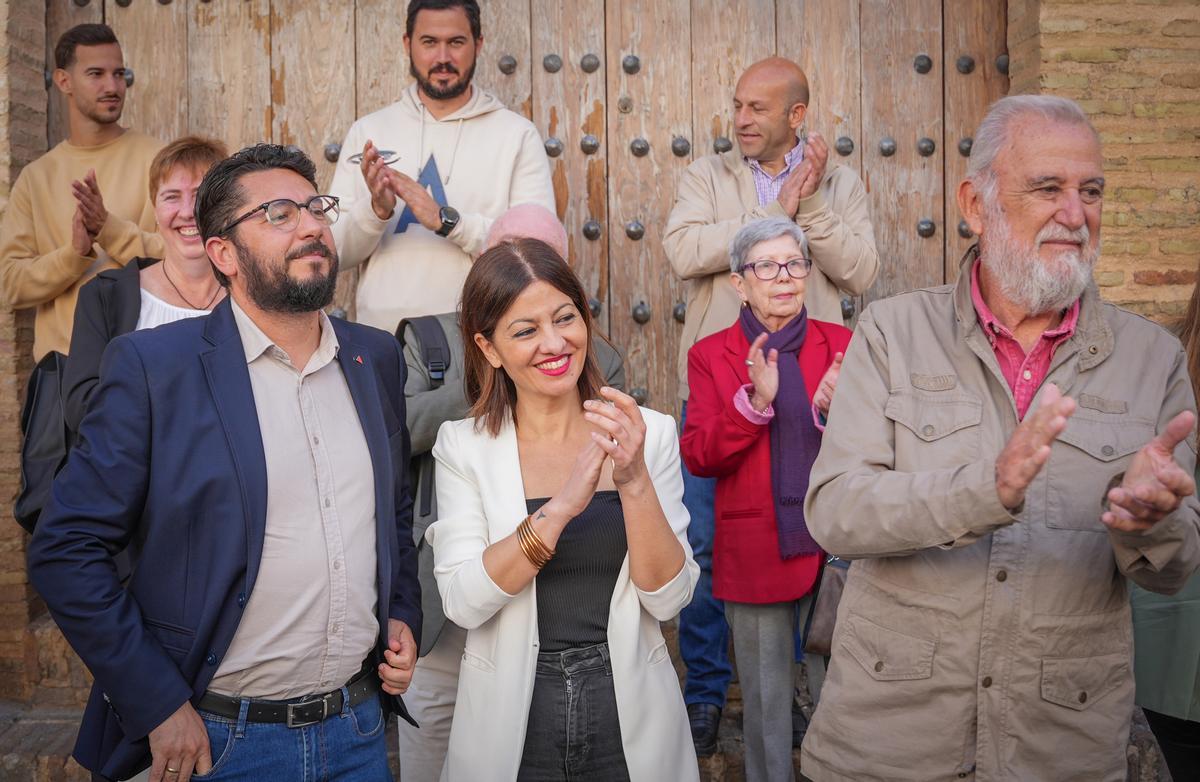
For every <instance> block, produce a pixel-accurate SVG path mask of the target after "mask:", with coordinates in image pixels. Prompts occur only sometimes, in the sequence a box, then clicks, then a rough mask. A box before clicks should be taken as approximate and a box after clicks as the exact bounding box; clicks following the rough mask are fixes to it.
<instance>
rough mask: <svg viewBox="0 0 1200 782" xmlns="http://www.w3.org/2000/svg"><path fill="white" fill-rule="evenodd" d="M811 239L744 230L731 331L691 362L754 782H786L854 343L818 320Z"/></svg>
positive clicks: (699, 347)
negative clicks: (812, 522) (838, 407)
mask: <svg viewBox="0 0 1200 782" xmlns="http://www.w3.org/2000/svg"><path fill="white" fill-rule="evenodd" d="M807 250H808V241H807V239H806V238H805V236H804V232H803V230H802V229H801V228H800V227H799V226H797V225H796V224H795V223H793V222H792V221H790V220H787V219H785V218H770V219H766V220H757V221H754V222H751V223H748V224H747V225H746V226H745V227H744V228H742V229H741V230H740V231H739V232H738V234H737V236H735V237H734V240H733V243H732V245H731V246H730V271H731V277H732V284H733V287H734V288H735V289H736V290H737V293H738V295H739V296H740V297H741V299H742V305H743V306H742V311H741V315H740V316H739V318H738V320H737V322H735V323H734V324H733V325H731V326H730V327H729V328H727V329H725V330H724V331H718V332H717V333H716V334H713V335H711V336H709V337H706V338H705V339H702V340H700V341H699V342H697V343H696V344H695V345H694V346H693V347H692V349H691V351H689V353H688V385H689V397H688V414H687V421H686V424H685V426H684V430H683V437H682V438H681V440H680V449H681V452H682V455H683V459H684V461H685V462H686V463H687V467H688V469H689V470H690V471H691V472H692V474H694V475H698V476H704V477H714V478H717V479H718V480H717V493H716V503H715V511H716V537H715V539H714V542H713V595H714V596H715V597H717V598H718V599H720V600H724V601H725V615H726V617H727V618H728V620H729V625H730V627H731V629H732V631H733V645H734V651H735V653H736V657H737V667H738V675H739V680H740V682H741V687H742V700H743V704H744V710H745V711H744V717H743V736H744V740H745V762H746V779H747V780H749V781H750V782H757V780H781V779H792V732H791V730H792V729H791V726H792V718H791V706H792V688H793V684H792V682H793V676H794V673H795V670H794V667H795V663H794V659H795V656H794V637H795V628H796V622H797V621H803V619H804V617H806V616H807V614H808V605H809V603H810V602H811V596H812V591H813V585H814V584H815V582H816V578H817V573H818V571H819V569H820V564H821V556H822V554H821V550H820V548H819V547H818V546H817V544H816V543H815V542H814V541H813V539H812V537H811V536H810V535H809V534H808V528H807V526H806V525H805V521H804V494H805V492H806V490H807V489H808V475H809V471H810V470H811V468H812V465H813V462H814V461H815V460H816V458H817V451H818V450H819V449H820V446H821V430H822V429H823V428H824V427H823V425H822V420H823V417H824V414H825V413H826V412H827V411H828V409H829V402H830V399H831V398H832V396H833V386H834V384H835V383H836V380H837V372H838V369H839V367H840V365H841V357H842V353H843V352H844V351H845V349H846V345H847V344H848V343H849V341H850V331H849V330H847V329H846V328H844V327H842V326H840V325H835V324H832V323H824V322H821V321H817V320H810V319H809V318H808V313H807V312H806V310H805V308H804V280H805V277H807V276H808V272H809V270H810V269H811V268H812V261H811V260H810V258H809V255H808V251H807Z"/></svg>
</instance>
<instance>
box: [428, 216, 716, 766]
mask: <svg viewBox="0 0 1200 782" xmlns="http://www.w3.org/2000/svg"><path fill="white" fill-rule="evenodd" d="M461 318H462V333H463V339H464V342H465V343H466V345H465V347H466V352H465V358H464V375H465V379H466V385H467V398H468V399H469V400H470V402H471V404H472V410H471V412H472V413H473V416H474V417H472V418H468V419H467V420H464V421H451V422H447V423H446V424H444V425H443V426H442V427H441V430H440V431H439V433H438V438H437V443H436V444H435V445H434V448H433V455H434V458H435V459H436V462H437V474H436V478H437V481H436V482H437V493H438V494H437V499H438V508H439V511H440V517H439V519H438V521H437V522H435V523H434V524H433V525H432V526H431V527H430V529H429V531H428V533H427V536H428V539H429V540H430V542H431V543H432V545H433V550H434V562H435V565H434V575H435V576H436V578H437V582H438V588H439V590H440V591H441V594H442V602H443V605H444V607H445V611H446V616H447V617H448V618H449V619H450V620H451V621H453V622H455V623H457V624H459V625H461V626H462V627H464V628H466V629H467V643H466V651H465V653H464V655H463V666H462V672H461V675H460V679H459V687H458V702H457V705H456V707H455V712H454V722H453V726H452V727H451V730H450V746H449V753H448V755H447V759H446V765H445V768H444V769H443V771H442V779H443V780H448V781H449V782H458V781H459V780H463V781H468V780H469V781H470V782H476V781H477V780H514V779H520V780H562V779H567V778H568V777H569V778H570V779H596V780H605V782H607V781H608V780H620V779H630V780H635V781H636V780H645V781H646V782H664V780H666V781H673V780H695V779H698V771H697V766H696V755H695V750H694V749H693V746H692V741H691V734H690V732H689V729H688V723H687V712H686V710H685V707H684V704H683V697H682V695H681V693H680V689H679V680H678V678H677V677H676V674H675V669H674V667H673V666H672V664H671V660H670V658H669V657H668V655H667V648H666V643H665V642H664V641H663V636H662V633H661V631H660V629H659V623H660V622H662V621H666V620H668V619H670V618H672V617H674V616H675V615H677V614H678V613H679V611H680V610H681V609H682V608H683V607H684V606H685V605H687V603H688V601H690V600H691V597H692V589H693V587H694V586H695V584H696V579H697V578H698V576H699V568H698V567H697V566H696V563H695V561H694V560H693V559H692V553H691V549H690V548H689V546H688V543H687V537H686V529H687V524H688V514H687V511H686V510H685V509H684V507H683V484H682V480H681V477H680V466H679V446H678V440H677V437H676V433H675V423H674V421H673V420H672V419H671V418H670V417H668V416H665V415H662V414H660V413H656V412H654V411H653V410H646V409H642V408H639V407H638V406H637V404H636V403H635V402H634V401H633V399H632V398H630V397H628V396H626V395H625V394H622V393H620V392H619V391H616V390H614V389H610V388H600V380H599V373H598V372H597V370H596V365H595V361H594V359H593V358H592V353H591V350H590V347H591V339H592V334H591V321H590V318H589V313H588V308H587V304H586V298H585V296H584V292H583V288H582V286H581V285H580V283H579V280H578V279H577V278H576V277H575V274H574V273H573V272H572V271H571V270H570V267H568V266H567V264H566V263H565V262H564V261H563V260H562V258H560V257H559V256H558V255H557V254H556V253H555V252H554V250H553V249H551V248H550V247H549V246H548V245H545V244H543V243H542V242H539V241H536V240H531V239H522V240H517V241H514V242H506V243H504V244H501V245H498V246H497V247H495V248H493V249H491V250H489V251H488V252H486V253H484V254H483V255H482V256H480V258H479V259H478V260H477V261H476V262H475V264H474V265H473V266H472V269H471V272H470V274H469V275H468V276H467V280H466V282H465V284H464V287H463V298H462V307H461Z"/></svg>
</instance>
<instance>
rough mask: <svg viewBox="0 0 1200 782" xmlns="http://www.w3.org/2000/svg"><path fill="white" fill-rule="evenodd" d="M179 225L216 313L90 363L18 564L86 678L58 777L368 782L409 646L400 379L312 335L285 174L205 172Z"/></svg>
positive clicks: (142, 337)
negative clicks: (87, 384) (196, 247)
mask: <svg viewBox="0 0 1200 782" xmlns="http://www.w3.org/2000/svg"><path fill="white" fill-rule="evenodd" d="M196 211H197V223H198V225H199V227H200V233H201V235H202V237H203V241H204V242H205V247H206V249H207V250H208V254H209V257H210V259H211V260H212V262H213V267H214V272H215V273H216V274H217V277H218V279H219V280H221V282H222V283H223V284H225V285H226V286H227V287H228V288H229V290H230V296H229V297H228V298H227V299H226V301H224V302H222V304H221V305H220V306H218V307H217V309H216V310H215V311H214V312H213V314H212V315H211V316H209V317H206V318H196V319H188V320H183V321H180V322H177V323H173V324H169V325H167V326H164V327H162V328H158V329H152V330H147V331H135V332H133V333H131V334H128V335H125V336H122V337H119V338H117V339H116V340H114V341H113V342H112V343H111V344H110V346H109V348H108V350H107V351H106V352H105V355H104V360H103V363H102V366H101V373H100V385H99V387H98V389H97V392H96V394H95V404H94V406H93V408H92V410H91V411H90V412H89V413H88V414H87V416H86V417H85V418H84V420H83V422H82V425H81V427H80V432H79V435H80V443H79V445H78V446H77V447H76V448H75V449H74V451H73V452H72V454H71V456H70V459H69V461H68V463H67V465H66V467H65V468H64V469H63V471H62V472H61V473H60V474H59V476H58V478H57V480H56V482H55V484H54V489H53V496H52V499H51V501H50V503H49V505H48V507H47V508H46V510H45V511H44V512H43V514H42V517H41V520H40V522H39V524H38V528H37V531H36V533H35V535H34V537H33V540H32V542H31V543H30V546H29V574H30V579H31V581H32V582H33V584H34V586H35V587H36V588H37V589H38V591H39V592H40V593H41V595H42V596H43V597H44V598H45V600H46V604H47V605H48V606H49V608H50V611H51V613H52V614H53V616H54V618H55V620H56V621H57V622H58V624H59V626H60V627H61V628H62V630H63V633H64V634H65V635H66V637H67V639H68V641H70V643H71V645H72V647H73V648H74V649H75V650H76V652H78V654H79V655H80V657H81V658H82V659H83V661H84V662H85V663H86V664H87V666H88V668H89V669H90V670H91V672H92V674H93V675H94V677H95V686H94V687H93V690H92V693H91V698H90V700H89V702H88V705H87V709H86V711H85V713H84V717H83V724H82V726H81V728H80V732H79V738H78V741H77V743H76V746H75V753H74V754H75V758H76V759H77V760H78V761H79V762H80V763H81V764H82V765H83V766H84V767H86V768H88V769H90V770H92V771H93V772H94V773H96V774H98V775H100V776H102V777H104V778H112V779H123V778H127V777H128V776H130V775H132V774H134V773H136V772H138V771H141V770H143V769H145V768H146V767H147V766H150V779H151V780H154V781H155V782H157V780H165V782H186V780H187V779H188V777H189V776H190V775H191V774H192V773H196V774H205V773H210V772H211V778H213V779H217V778H220V779H300V778H302V775H303V774H302V772H303V771H304V770H307V772H308V773H310V774H311V773H314V772H315V773H318V775H322V776H323V777H327V778H336V779H350V780H360V779H362V780H365V779H386V778H390V776H389V775H388V774H387V758H386V747H385V744H384V738H383V736H384V731H383V722H384V721H385V720H386V715H387V713H388V712H389V711H394V712H397V713H398V714H399V715H400V716H401V717H402V718H405V719H408V714H407V711H406V710H405V708H404V704H403V703H402V701H401V700H400V698H399V695H400V694H401V693H402V692H403V691H404V690H405V689H407V686H408V682H409V679H410V678H411V675H412V668H413V664H414V663H415V660H416V650H417V645H418V643H419V638H417V637H416V634H419V632H420V627H421V609H420V587H419V585H418V581H417V556H416V550H415V547H414V545H413V536H412V505H411V501H410V498H409V496H408V491H407V485H406V470H407V465H408V457H409V442H408V433H407V431H406V429H405V427H404V421H405V409H404V380H405V364H404V359H403V356H402V354H401V352H400V348H399V345H398V343H397V341H396V340H395V339H394V338H393V337H392V336H391V335H389V334H386V333H384V332H382V331H378V330H376V329H373V328H368V327H365V326H359V325H355V324H350V323H346V322H343V321H340V320H334V319H330V318H328V317H327V316H326V315H325V314H324V313H323V312H322V308H323V307H324V306H326V305H327V304H328V303H329V301H330V300H331V297H332V294H333V289H334V285H335V282H336V278H337V254H336V252H335V251H334V244H333V239H332V235H331V233H330V230H329V226H330V224H331V223H332V222H333V221H334V220H336V219H337V203H336V199H333V198H331V197H329V196H321V195H318V194H317V191H316V183H315V168H314V166H313V164H312V162H311V161H310V160H309V159H308V158H307V157H305V156H304V154H303V153H302V152H300V151H299V150H297V149H295V148H294V147H281V146H277V145H266V144H261V145H258V146H256V147H249V148H247V149H244V150H242V151H241V152H239V153H237V154H235V155H233V156H232V157H231V158H228V159H227V160H225V161H222V162H221V163H219V164H217V165H216V166H215V167H214V168H213V169H212V170H211V171H210V172H209V173H208V175H207V176H206V177H205V180H204V182H203V184H202V185H201V188H200V192H199V195H198V202H197V208H196ZM127 545H129V546H131V547H132V549H133V551H134V557H135V562H136V565H135V569H134V572H133V575H132V576H131V578H130V580H129V582H128V584H127V585H126V586H122V584H121V583H120V582H119V581H118V578H117V574H116V570H115V568H114V566H113V556H114V555H115V554H116V553H117V552H119V551H121V550H122V549H124V548H125V547H126V546H127ZM298 733H303V734H304V735H298Z"/></svg>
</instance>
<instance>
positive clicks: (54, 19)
mask: <svg viewBox="0 0 1200 782" xmlns="http://www.w3.org/2000/svg"><path fill="white" fill-rule="evenodd" d="M103 21H104V2H103V0H88V2H87V3H86V4H85V5H84V6H83V7H80V6H78V5H76V4H75V3H74V2H73V0H72V1H67V2H64V1H63V0H59V2H48V3H46V70H47V71H49V72H50V73H51V74H53V73H54V46H55V44H57V43H58V38H59V36H60V35H62V34H63V33H65V32H66V31H67V30H70V29H71V28H72V27H74V26H75V25H77V24H89V23H91V24H94V23H96V22H103ZM117 40H120V38H118V39H117ZM122 53H123V54H124V55H125V63H126V64H127V65H128V64H129V52H128V50H126V49H124V48H123V49H122ZM47 95H48V98H49V102H48V103H47V104H46V140H47V141H48V142H49V143H48V145H47V146H48V147H53V146H54V145H55V144H57V143H58V142H60V141H62V140H63V139H65V138H66V137H67V132H68V128H67V103H66V100H67V99H66V98H64V97H63V94H62V93H61V92H59V91H58V87H55V86H54V84H53V83H51V84H50V86H49V88H48V89H47ZM126 100H128V94H127V96H126ZM126 106H128V103H126ZM126 111H128V108H126ZM121 124H123V125H125V126H128V124H129V123H128V122H127V121H125V120H124V119H123V120H122V121H121Z"/></svg>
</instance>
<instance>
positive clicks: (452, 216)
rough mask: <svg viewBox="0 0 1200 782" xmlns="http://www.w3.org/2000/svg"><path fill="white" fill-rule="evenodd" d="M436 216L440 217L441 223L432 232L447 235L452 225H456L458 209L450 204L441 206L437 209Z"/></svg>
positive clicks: (452, 227)
mask: <svg viewBox="0 0 1200 782" xmlns="http://www.w3.org/2000/svg"><path fill="white" fill-rule="evenodd" d="M438 217H440V218H442V224H441V225H440V226H439V227H438V229H437V230H436V231H434V233H436V234H437V235H438V236H449V235H450V232H451V231H453V230H454V226H456V225H458V210H457V209H455V208H454V207H452V206H443V207H442V208H441V209H439V210H438Z"/></svg>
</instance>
